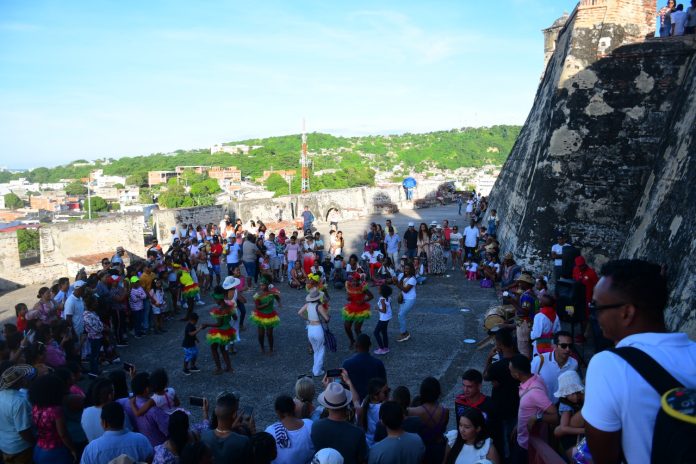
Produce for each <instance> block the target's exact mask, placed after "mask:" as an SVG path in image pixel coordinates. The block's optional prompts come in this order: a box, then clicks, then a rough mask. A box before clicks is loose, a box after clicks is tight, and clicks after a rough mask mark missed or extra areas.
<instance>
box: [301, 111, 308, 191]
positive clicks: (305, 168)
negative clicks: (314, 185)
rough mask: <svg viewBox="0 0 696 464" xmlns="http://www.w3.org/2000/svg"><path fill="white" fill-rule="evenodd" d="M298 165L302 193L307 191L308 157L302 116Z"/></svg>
mask: <svg viewBox="0 0 696 464" xmlns="http://www.w3.org/2000/svg"><path fill="white" fill-rule="evenodd" d="M300 167H301V169H302V188H301V192H302V193H309V157H308V156H307V133H306V131H305V120H304V118H302V153H301V155H300Z"/></svg>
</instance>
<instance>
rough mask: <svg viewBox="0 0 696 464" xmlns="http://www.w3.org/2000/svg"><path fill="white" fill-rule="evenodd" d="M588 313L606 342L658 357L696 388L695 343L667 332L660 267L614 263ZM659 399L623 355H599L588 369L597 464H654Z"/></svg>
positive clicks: (586, 410) (588, 409)
mask: <svg viewBox="0 0 696 464" xmlns="http://www.w3.org/2000/svg"><path fill="white" fill-rule="evenodd" d="M601 276H602V278H601V279H600V280H599V283H597V286H596V287H595V289H594V300H593V301H592V303H591V304H590V310H591V311H593V312H595V313H596V314H597V320H598V322H599V326H600V328H601V329H602V333H603V334H604V336H605V337H606V338H608V339H609V340H611V341H612V342H614V343H616V347H617V348H621V347H629V346H630V347H635V348H637V349H639V350H640V351H643V352H644V353H645V354H647V355H648V356H650V357H651V358H653V359H654V360H655V361H656V362H657V363H659V365H661V366H662V368H664V369H665V370H667V372H669V373H670V374H671V375H672V376H673V377H674V378H675V379H676V380H678V381H679V382H681V384H682V385H684V386H685V387H687V388H696V343H694V342H693V341H691V340H689V338H688V336H687V335H686V334H684V333H669V332H668V331H667V329H666V327H665V322H664V310H665V307H666V306H667V300H668V296H669V292H668V289H667V282H666V279H665V278H664V276H663V275H662V273H661V267H660V266H659V265H657V264H652V263H648V262H646V261H642V260H637V259H636V260H618V261H610V262H609V263H607V264H606V265H604V267H603V268H602V271H601ZM659 409H660V395H659V394H658V393H657V391H656V390H655V389H653V388H652V387H651V386H650V384H648V383H647V381H646V380H645V379H644V378H643V377H642V376H641V375H640V374H638V372H637V371H636V370H635V369H634V368H633V367H631V366H630V365H629V364H628V363H627V361H625V360H624V359H623V358H622V357H620V356H619V355H618V354H616V353H613V352H611V351H602V352H600V353H598V354H596V355H595V356H594V357H593V358H592V360H591V361H590V365H589V367H588V370H587V379H586V389H585V404H584V406H583V408H582V415H583V417H584V419H585V430H586V433H587V441H588V444H589V447H590V452H591V453H592V458H593V460H594V462H595V463H597V464H604V463H615V462H619V458H620V456H621V452H622V449H623V454H624V456H625V459H626V461H627V462H629V463H643V462H650V457H651V452H652V441H653V426H654V424H655V418H656V417H657V413H658V410H659Z"/></svg>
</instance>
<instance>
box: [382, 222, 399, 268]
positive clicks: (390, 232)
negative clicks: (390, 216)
mask: <svg viewBox="0 0 696 464" xmlns="http://www.w3.org/2000/svg"><path fill="white" fill-rule="evenodd" d="M384 244H385V245H386V247H387V256H388V257H389V258H390V259H391V260H392V264H394V269H400V266H399V252H400V251H401V237H399V236H398V235H397V234H396V230H394V227H392V226H389V228H388V229H387V236H386V237H384Z"/></svg>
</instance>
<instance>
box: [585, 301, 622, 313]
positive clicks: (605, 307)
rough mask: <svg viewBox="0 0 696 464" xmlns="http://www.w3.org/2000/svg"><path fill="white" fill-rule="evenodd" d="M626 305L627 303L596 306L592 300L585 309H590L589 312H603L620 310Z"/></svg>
mask: <svg viewBox="0 0 696 464" xmlns="http://www.w3.org/2000/svg"><path fill="white" fill-rule="evenodd" d="M627 304H628V303H612V304H606V305H598V304H597V302H596V301H594V300H592V301H590V304H589V305H587V307H588V308H589V309H590V311H604V310H605V309H616V308H620V307H622V306H626V305H627Z"/></svg>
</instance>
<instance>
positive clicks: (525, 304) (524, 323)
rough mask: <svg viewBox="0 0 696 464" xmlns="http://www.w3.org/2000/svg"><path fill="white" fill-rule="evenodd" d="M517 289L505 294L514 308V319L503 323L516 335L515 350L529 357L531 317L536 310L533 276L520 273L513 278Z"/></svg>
mask: <svg viewBox="0 0 696 464" xmlns="http://www.w3.org/2000/svg"><path fill="white" fill-rule="evenodd" d="M515 283H516V284H517V291H514V292H510V293H509V294H508V295H505V293H504V294H503V295H504V296H506V300H507V301H509V303H510V304H512V306H513V307H514V308H515V319H514V322H513V323H511V324H503V325H504V326H507V327H514V328H515V332H516V335H517V350H518V351H519V352H520V353H521V354H523V355H525V356H527V357H528V358H531V356H532V345H531V340H530V332H531V327H532V319H533V318H534V315H535V314H536V311H537V306H538V303H537V299H536V296H535V295H534V283H535V282H534V278H533V277H532V276H531V275H529V274H527V273H522V274H520V275H519V277H517V279H515Z"/></svg>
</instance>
